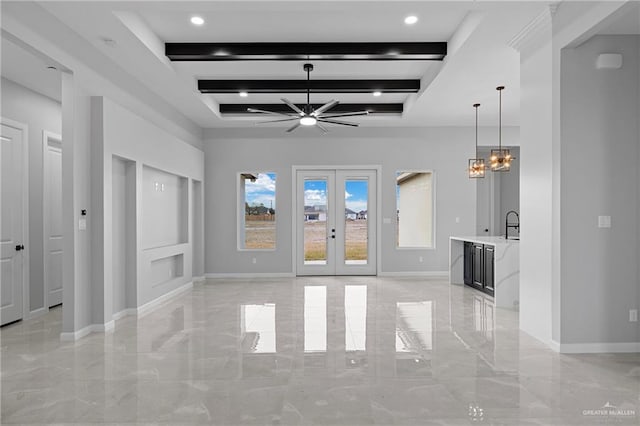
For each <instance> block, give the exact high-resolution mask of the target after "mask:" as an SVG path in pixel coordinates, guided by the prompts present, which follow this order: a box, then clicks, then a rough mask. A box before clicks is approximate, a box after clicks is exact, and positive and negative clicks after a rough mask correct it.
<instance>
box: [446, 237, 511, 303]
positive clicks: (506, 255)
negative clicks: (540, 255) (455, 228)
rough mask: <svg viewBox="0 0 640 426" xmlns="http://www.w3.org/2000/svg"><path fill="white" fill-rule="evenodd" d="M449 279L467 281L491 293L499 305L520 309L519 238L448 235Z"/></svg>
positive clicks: (472, 285)
mask: <svg viewBox="0 0 640 426" xmlns="http://www.w3.org/2000/svg"><path fill="white" fill-rule="evenodd" d="M465 243H466V245H465ZM465 248H467V250H465ZM465 251H466V256H465ZM470 256H471V257H470ZM449 282H450V283H451V284H457V285H464V284H466V285H469V286H470V287H473V288H476V289H478V290H480V291H483V292H485V293H487V294H490V295H492V296H493V297H494V302H495V305H496V307H499V308H508V309H515V310H517V309H518V306H519V303H520V246H519V241H518V240H512V239H509V240H506V239H505V238H504V237H484V236H482V237H480V236H472V237H457V236H456V237H449Z"/></svg>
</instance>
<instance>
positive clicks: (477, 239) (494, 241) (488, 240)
mask: <svg viewBox="0 0 640 426" xmlns="http://www.w3.org/2000/svg"><path fill="white" fill-rule="evenodd" d="M449 238H450V239H452V240H458V241H469V242H471V243H480V244H491V245H494V246H495V245H510V244H517V243H519V242H520V240H512V239H511V238H509V239H508V240H505V239H504V237H490V236H482V235H476V236H471V237H453V236H452V237H449Z"/></svg>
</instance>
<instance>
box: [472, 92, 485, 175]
mask: <svg viewBox="0 0 640 426" xmlns="http://www.w3.org/2000/svg"><path fill="white" fill-rule="evenodd" d="M479 106H480V104H473V107H474V108H475V109H476V158H470V159H469V169H468V170H469V179H477V178H483V177H484V171H485V169H486V168H487V166H486V165H485V164H484V158H480V156H479V155H478V107H479Z"/></svg>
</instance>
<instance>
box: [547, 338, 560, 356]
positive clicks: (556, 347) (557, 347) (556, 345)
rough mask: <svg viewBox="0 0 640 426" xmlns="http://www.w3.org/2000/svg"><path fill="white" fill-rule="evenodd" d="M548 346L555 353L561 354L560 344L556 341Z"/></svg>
mask: <svg viewBox="0 0 640 426" xmlns="http://www.w3.org/2000/svg"><path fill="white" fill-rule="evenodd" d="M547 345H548V346H549V347H550V348H551V350H552V351H554V352H558V353H559V352H560V343H558V342H556V341H555V340H552V341H550V342H549V343H547Z"/></svg>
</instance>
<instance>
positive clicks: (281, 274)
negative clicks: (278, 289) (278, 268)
mask: <svg viewBox="0 0 640 426" xmlns="http://www.w3.org/2000/svg"><path fill="white" fill-rule="evenodd" d="M204 276H205V277H206V278H209V279H216V278H292V277H295V274H294V273H293V272H265V273H246V272H221V273H206V274H204Z"/></svg>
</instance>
